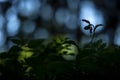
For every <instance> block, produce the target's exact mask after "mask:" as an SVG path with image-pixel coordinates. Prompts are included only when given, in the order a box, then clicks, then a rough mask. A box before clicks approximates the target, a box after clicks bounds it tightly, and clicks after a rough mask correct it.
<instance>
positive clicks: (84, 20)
mask: <svg viewBox="0 0 120 80" xmlns="http://www.w3.org/2000/svg"><path fill="white" fill-rule="evenodd" d="M82 21H83V22H86V23H88V24H90V21H88V20H86V19H82Z"/></svg>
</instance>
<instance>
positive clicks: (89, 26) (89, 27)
mask: <svg viewBox="0 0 120 80" xmlns="http://www.w3.org/2000/svg"><path fill="white" fill-rule="evenodd" d="M91 28H92V27H91V25H87V26H85V27H84V29H85V30H90V29H91Z"/></svg>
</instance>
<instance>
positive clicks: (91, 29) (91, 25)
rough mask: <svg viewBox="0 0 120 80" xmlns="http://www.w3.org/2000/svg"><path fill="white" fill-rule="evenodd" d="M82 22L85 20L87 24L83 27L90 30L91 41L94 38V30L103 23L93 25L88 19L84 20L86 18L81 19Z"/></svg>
mask: <svg viewBox="0 0 120 80" xmlns="http://www.w3.org/2000/svg"><path fill="white" fill-rule="evenodd" d="M82 21H83V22H86V23H87V24H88V25H87V26H85V27H84V29H85V30H89V32H90V37H91V41H90V43H93V41H94V38H95V34H96V33H95V31H96V29H97V28H98V27H100V26H104V25H103V24H97V25H93V24H91V23H90V21H88V20H86V19H82Z"/></svg>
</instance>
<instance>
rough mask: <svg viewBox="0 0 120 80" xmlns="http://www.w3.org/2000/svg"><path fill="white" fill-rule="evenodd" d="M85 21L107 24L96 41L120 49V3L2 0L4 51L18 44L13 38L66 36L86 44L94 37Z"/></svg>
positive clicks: (1, 45)
mask: <svg viewBox="0 0 120 80" xmlns="http://www.w3.org/2000/svg"><path fill="white" fill-rule="evenodd" d="M82 19H87V20H89V21H90V22H91V23H92V24H94V25H96V24H103V25H104V26H101V27H99V28H98V29H97V30H96V33H97V38H96V39H103V41H105V42H106V43H108V44H114V45H118V46H120V0H0V52H3V51H6V50H8V49H9V48H10V47H11V46H12V45H14V44H13V43H12V42H11V41H10V40H9V38H28V39H48V38H50V37H52V36H56V35H59V34H63V35H66V36H67V37H69V38H71V39H73V40H76V41H78V42H80V43H81V44H84V43H86V42H88V41H89V40H90V34H89V31H86V30H84V26H85V25H87V24H86V23H84V22H82V21H81V20H82Z"/></svg>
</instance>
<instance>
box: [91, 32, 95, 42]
mask: <svg viewBox="0 0 120 80" xmlns="http://www.w3.org/2000/svg"><path fill="white" fill-rule="evenodd" d="M94 37H95V31H94V32H93V35H92V38H91V41H90V43H93V40H94Z"/></svg>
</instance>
